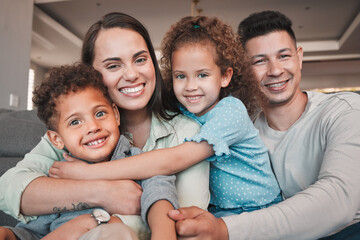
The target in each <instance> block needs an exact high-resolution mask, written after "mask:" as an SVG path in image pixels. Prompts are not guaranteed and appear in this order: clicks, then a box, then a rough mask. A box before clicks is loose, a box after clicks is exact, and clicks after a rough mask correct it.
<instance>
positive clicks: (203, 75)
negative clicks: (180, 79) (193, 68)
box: [198, 73, 208, 78]
mask: <svg viewBox="0 0 360 240" xmlns="http://www.w3.org/2000/svg"><path fill="white" fill-rule="evenodd" d="M207 76H208V75H207V74H206V73H200V74H199V75H198V77H199V78H205V77H207Z"/></svg>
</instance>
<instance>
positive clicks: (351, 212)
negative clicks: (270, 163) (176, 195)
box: [223, 110, 360, 239]
mask: <svg viewBox="0 0 360 240" xmlns="http://www.w3.org/2000/svg"><path fill="white" fill-rule="evenodd" d="M354 119H360V111H359V110H355V111H354V110H352V111H348V112H347V113H345V114H343V115H342V116H340V117H338V118H337V119H336V120H335V121H333V122H332V124H329V126H328V127H329V130H328V132H327V134H326V138H327V146H326V150H325V155H324V158H323V160H322V165H321V169H320V172H319V177H318V179H317V181H316V182H315V183H314V184H313V185H311V186H309V187H308V188H307V189H305V190H304V191H302V192H299V193H297V194H296V195H294V196H293V197H291V198H289V199H286V200H284V201H283V202H281V203H279V204H277V205H274V206H271V207H269V208H267V209H262V210H259V211H254V212H249V213H243V214H240V215H234V216H229V217H224V218H223V220H224V221H225V223H226V225H227V228H228V231H229V236H230V238H229V239H294V238H296V239H317V238H319V237H323V236H326V235H329V234H331V233H334V232H335V231H337V230H339V229H341V228H343V227H346V226H347V225H350V224H351V223H352V221H353V220H354V219H357V221H358V220H359V214H360V211H359V209H360V188H359V182H360V174H359V171H360V159H359V156H360V125H359V124H358V123H357V121H354ZM314 161H315V160H314ZM319 161H320V160H319Z"/></svg>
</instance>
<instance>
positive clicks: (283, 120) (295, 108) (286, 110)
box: [262, 92, 307, 131]
mask: <svg viewBox="0 0 360 240" xmlns="http://www.w3.org/2000/svg"><path fill="white" fill-rule="evenodd" d="M306 104H307V95H306V93H302V92H299V93H298V94H296V95H295V96H294V97H293V98H292V99H291V100H290V101H289V102H286V103H284V104H271V103H269V104H267V105H265V106H263V107H262V110H263V112H264V114H265V116H266V119H267V122H268V124H269V126H270V127H271V128H272V129H274V130H277V131H286V130H287V129H289V128H290V127H291V126H292V125H293V124H294V123H295V122H296V121H297V120H298V119H299V118H300V117H301V115H302V114H303V112H304V111H305V108H306Z"/></svg>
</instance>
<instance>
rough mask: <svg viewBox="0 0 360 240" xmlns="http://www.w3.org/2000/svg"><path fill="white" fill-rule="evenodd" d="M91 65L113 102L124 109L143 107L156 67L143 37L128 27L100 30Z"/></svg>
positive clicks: (151, 86) (149, 92)
mask: <svg viewBox="0 0 360 240" xmlns="http://www.w3.org/2000/svg"><path fill="white" fill-rule="evenodd" d="M93 67H94V68H95V69H96V70H98V71H100V72H101V73H102V75H103V79H104V83H105V85H106V86H107V87H108V90H109V94H110V97H111V99H112V100H113V101H114V103H115V104H116V105H117V106H118V107H120V108H121V109H123V110H129V111H136V110H143V109H145V108H146V105H147V104H148V102H149V101H150V98H151V96H152V94H153V92H154V89H155V83H156V79H155V69H154V65H153V62H152V59H151V56H150V53H149V50H148V48H147V45H146V42H145V40H144V39H143V37H142V36H141V35H140V34H139V33H137V32H135V31H133V30H130V29H122V28H111V29H105V30H101V31H100V32H99V35H98V37H97V39H96V41H95V57H94V62H93Z"/></svg>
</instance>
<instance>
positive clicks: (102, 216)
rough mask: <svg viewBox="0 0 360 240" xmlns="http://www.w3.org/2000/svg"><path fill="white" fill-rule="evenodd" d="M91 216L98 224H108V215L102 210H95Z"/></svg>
mask: <svg viewBox="0 0 360 240" xmlns="http://www.w3.org/2000/svg"><path fill="white" fill-rule="evenodd" d="M92 215H93V216H94V218H95V219H96V220H97V221H99V222H108V221H109V220H110V215H109V214H108V213H107V212H106V211H105V210H103V209H95V210H94V211H93V212H92Z"/></svg>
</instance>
